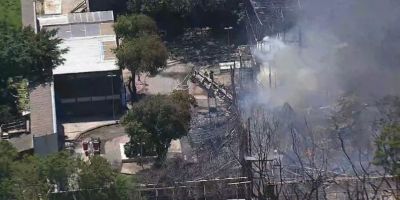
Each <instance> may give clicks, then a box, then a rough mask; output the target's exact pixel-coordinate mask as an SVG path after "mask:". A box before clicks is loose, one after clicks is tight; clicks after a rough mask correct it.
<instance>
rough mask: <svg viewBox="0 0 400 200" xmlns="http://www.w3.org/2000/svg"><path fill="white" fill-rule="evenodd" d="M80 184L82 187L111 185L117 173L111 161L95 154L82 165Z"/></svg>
mask: <svg viewBox="0 0 400 200" xmlns="http://www.w3.org/2000/svg"><path fill="white" fill-rule="evenodd" d="M80 170H81V171H80V172H79V177H80V178H79V186H80V188H82V189H88V188H103V187H109V186H110V185H111V184H112V183H113V182H114V181H115V176H116V173H115V172H114V171H113V170H112V168H111V165H110V163H108V162H107V160H106V159H105V158H103V157H100V156H93V157H91V158H90V160H89V162H83V163H82V165H81V166H80Z"/></svg>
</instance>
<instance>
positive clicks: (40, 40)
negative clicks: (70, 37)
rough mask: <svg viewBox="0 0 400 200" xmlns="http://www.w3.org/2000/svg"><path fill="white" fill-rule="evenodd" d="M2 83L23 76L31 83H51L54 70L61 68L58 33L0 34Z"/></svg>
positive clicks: (61, 52) (61, 60)
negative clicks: (59, 66) (46, 81)
mask: <svg viewBox="0 0 400 200" xmlns="http://www.w3.org/2000/svg"><path fill="white" fill-rule="evenodd" d="M0 33H1V34H0V70H1V71H2V73H1V74H0V82H2V83H5V82H6V81H7V80H8V78H10V77H17V76H21V77H23V78H27V79H28V80H29V81H31V82H37V81H44V80H48V79H49V78H51V76H52V69H53V68H55V67H57V66H58V65H61V64H62V63H63V62H64V59H63V58H62V57H61V55H62V54H64V53H66V52H67V49H60V47H59V44H60V43H61V42H62V40H61V39H59V38H56V37H55V36H56V33H57V31H56V30H51V31H46V30H41V31H40V32H39V33H37V34H36V33H34V32H33V30H32V29H31V28H24V29H23V30H22V31H20V30H16V29H12V28H11V29H6V30H4V29H2V30H0Z"/></svg>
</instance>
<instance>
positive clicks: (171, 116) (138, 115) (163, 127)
mask: <svg viewBox="0 0 400 200" xmlns="http://www.w3.org/2000/svg"><path fill="white" fill-rule="evenodd" d="M192 102H193V101H192V97H191V96H190V95H189V94H187V95H184V94H183V93H181V92H174V93H173V94H172V95H170V96H166V95H156V96H151V97H148V98H146V99H145V100H143V101H140V102H138V103H136V104H134V105H133V106H132V109H131V110H130V111H129V112H128V113H127V114H126V115H125V116H124V117H123V119H122V123H123V124H124V126H125V127H126V131H127V132H128V134H129V136H130V138H131V141H130V142H129V143H128V144H127V145H128V146H135V145H136V142H137V141H138V140H139V141H144V140H145V141H144V142H145V143H146V144H147V145H150V144H151V145H150V146H153V147H155V149H156V153H157V156H158V161H163V160H164V158H165V156H166V153H167V151H168V147H169V146H170V143H171V141H172V140H174V139H179V138H181V137H182V136H184V135H186V134H187V132H188V131H189V123H190V119H191V118H190V105H191V103H192ZM143 129H145V131H144V130H143ZM143 133H146V137H144V138H141V136H142V135H143ZM147 133H149V134H150V136H147ZM128 148H129V147H127V149H128Z"/></svg>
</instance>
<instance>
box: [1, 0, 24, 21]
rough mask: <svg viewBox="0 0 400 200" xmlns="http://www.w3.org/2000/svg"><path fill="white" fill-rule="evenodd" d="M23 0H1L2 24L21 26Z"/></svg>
mask: <svg viewBox="0 0 400 200" xmlns="http://www.w3.org/2000/svg"><path fill="white" fill-rule="evenodd" d="M21 21H22V19H21V1H18V0H0V24H1V26H12V27H15V28H20V27H21Z"/></svg>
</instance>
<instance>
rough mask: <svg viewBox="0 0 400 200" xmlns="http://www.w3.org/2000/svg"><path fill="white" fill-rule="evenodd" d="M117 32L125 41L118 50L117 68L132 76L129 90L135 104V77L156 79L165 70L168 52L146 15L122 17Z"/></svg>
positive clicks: (117, 24) (116, 28)
mask: <svg viewBox="0 0 400 200" xmlns="http://www.w3.org/2000/svg"><path fill="white" fill-rule="evenodd" d="M114 29H115V31H116V33H117V34H118V35H119V36H120V37H121V38H122V44H121V45H120V46H119V47H118V48H117V49H116V50H115V53H116V57H117V60H118V62H117V64H118V65H119V66H120V67H121V68H124V69H128V70H129V71H130V72H131V74H132V76H131V78H130V80H129V87H128V88H129V91H130V93H131V100H132V101H134V100H135V99H136V86H135V76H136V74H137V73H150V74H151V75H155V74H156V73H157V72H158V71H159V70H161V69H163V68H164V67H165V66H166V61H167V58H168V50H167V48H166V47H165V45H164V43H163V42H162V41H161V39H160V38H159V37H158V36H157V35H156V34H157V26H156V24H155V22H154V21H153V20H152V19H151V18H149V17H147V16H145V15H131V16H121V17H120V18H119V19H118V20H117V23H116V24H115V25H114Z"/></svg>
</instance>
